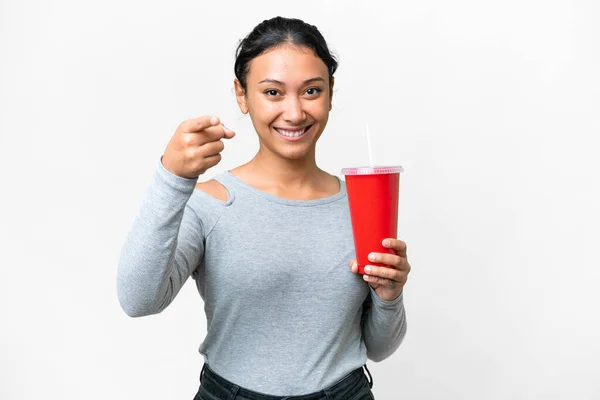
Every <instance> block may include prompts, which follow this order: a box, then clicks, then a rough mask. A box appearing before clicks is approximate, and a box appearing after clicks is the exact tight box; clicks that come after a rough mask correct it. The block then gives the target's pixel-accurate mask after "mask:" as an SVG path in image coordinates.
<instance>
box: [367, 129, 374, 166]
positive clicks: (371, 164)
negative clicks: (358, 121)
mask: <svg viewBox="0 0 600 400" xmlns="http://www.w3.org/2000/svg"><path fill="white" fill-rule="evenodd" d="M366 126H367V147H368V148H369V165H370V166H371V167H372V166H373V150H372V149H371V132H370V131H369V124H366Z"/></svg>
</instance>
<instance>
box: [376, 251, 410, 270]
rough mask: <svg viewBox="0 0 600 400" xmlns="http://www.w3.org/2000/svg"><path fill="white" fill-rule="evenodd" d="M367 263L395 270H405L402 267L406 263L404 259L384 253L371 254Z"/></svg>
mask: <svg viewBox="0 0 600 400" xmlns="http://www.w3.org/2000/svg"><path fill="white" fill-rule="evenodd" d="M369 261H371V262H374V263H379V264H384V265H389V266H390V267H394V268H397V269H405V267H404V265H405V264H406V263H407V261H406V258H404V257H401V256H397V255H395V254H386V253H371V254H369Z"/></svg>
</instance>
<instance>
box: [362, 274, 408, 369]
mask: <svg viewBox="0 0 600 400" xmlns="http://www.w3.org/2000/svg"><path fill="white" fill-rule="evenodd" d="M369 293H370V295H369V296H368V297H367V299H366V300H365V303H364V304H363V319H362V331H363V339H364V341H365V345H366V347H367V358H369V359H370V360H373V361H375V362H379V361H383V360H385V359H386V358H388V357H389V356H391V355H392V354H393V353H394V352H395V351H396V350H397V349H398V347H400V344H401V343H402V341H403V340H404V336H405V335H406V313H405V311H404V293H401V294H400V296H398V297H397V298H395V299H394V300H391V301H386V300H383V299H382V298H380V297H379V296H378V295H377V293H375V290H374V289H373V288H372V287H371V285H369Z"/></svg>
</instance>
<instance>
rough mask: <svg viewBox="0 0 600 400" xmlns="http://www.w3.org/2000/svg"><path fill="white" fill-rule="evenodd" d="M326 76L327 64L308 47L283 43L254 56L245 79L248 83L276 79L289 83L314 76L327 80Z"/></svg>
mask: <svg viewBox="0 0 600 400" xmlns="http://www.w3.org/2000/svg"><path fill="white" fill-rule="evenodd" d="M327 76H328V73H327V66H326V65H325V63H324V62H323V60H321V59H320V58H319V57H318V56H316V55H315V53H314V52H313V51H312V50H311V49H310V48H308V47H300V46H294V45H283V46H279V47H275V48H273V49H270V50H267V51H266V52H265V53H263V54H261V55H260V56H258V57H256V58H254V59H253V60H252V61H251V62H250V69H249V71H248V77H247V79H248V83H257V82H260V81H261V80H263V79H276V80H279V81H282V82H284V83H290V84H291V83H296V82H297V81H304V80H306V79H310V78H315V77H321V78H323V79H324V80H325V81H327Z"/></svg>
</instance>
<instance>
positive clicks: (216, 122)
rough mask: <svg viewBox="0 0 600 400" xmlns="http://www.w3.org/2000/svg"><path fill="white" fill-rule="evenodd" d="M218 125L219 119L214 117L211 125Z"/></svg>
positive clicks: (211, 119)
mask: <svg viewBox="0 0 600 400" xmlns="http://www.w3.org/2000/svg"><path fill="white" fill-rule="evenodd" d="M218 123H219V119H218V118H217V117H215V116H213V117H211V118H210V124H211V125H216V124H218Z"/></svg>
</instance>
